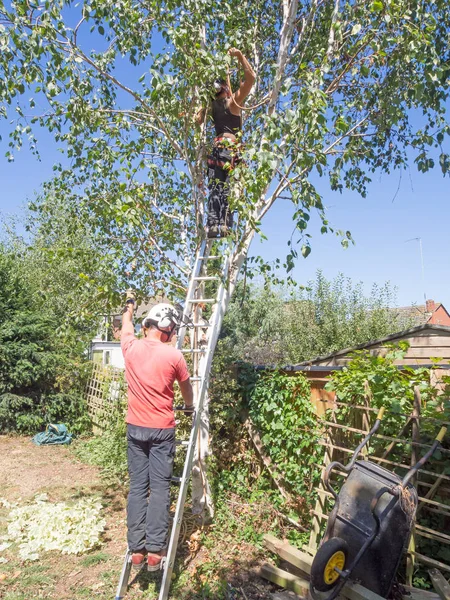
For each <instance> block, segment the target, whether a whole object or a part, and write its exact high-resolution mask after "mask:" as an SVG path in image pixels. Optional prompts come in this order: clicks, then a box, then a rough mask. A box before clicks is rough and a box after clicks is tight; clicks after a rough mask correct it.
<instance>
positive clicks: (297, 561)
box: [263, 533, 313, 575]
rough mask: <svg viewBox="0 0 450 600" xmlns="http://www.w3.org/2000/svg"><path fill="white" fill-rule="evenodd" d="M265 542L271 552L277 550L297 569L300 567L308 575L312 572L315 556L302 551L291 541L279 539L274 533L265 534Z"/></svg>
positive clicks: (280, 555)
mask: <svg viewBox="0 0 450 600" xmlns="http://www.w3.org/2000/svg"><path fill="white" fill-rule="evenodd" d="M263 543H264V545H265V546H266V548H268V549H269V550H270V551H271V552H275V554H277V555H278V556H279V557H280V558H282V559H283V560H286V561H287V562H289V563H290V564H291V565H294V567H296V568H297V569H300V571H302V572H303V573H305V574H306V575H309V574H310V572H311V565H312V561H313V558H312V556H310V555H309V554H306V553H305V552H302V551H301V550H299V549H298V548H295V546H291V544H289V542H285V541H283V540H279V539H278V538H276V537H275V536H274V535H271V534H270V533H267V534H266V535H264V536H263Z"/></svg>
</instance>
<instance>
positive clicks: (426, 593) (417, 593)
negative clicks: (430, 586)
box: [403, 585, 440, 600]
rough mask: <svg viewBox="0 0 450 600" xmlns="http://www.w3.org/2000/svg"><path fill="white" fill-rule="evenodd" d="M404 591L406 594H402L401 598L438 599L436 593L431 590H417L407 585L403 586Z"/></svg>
mask: <svg viewBox="0 0 450 600" xmlns="http://www.w3.org/2000/svg"><path fill="white" fill-rule="evenodd" d="M403 587H404V588H405V591H406V595H405V596H403V600H440V598H439V596H438V594H436V593H435V592H431V591H430V590H419V589H417V588H414V587H411V586H409V585H405V586H403Z"/></svg>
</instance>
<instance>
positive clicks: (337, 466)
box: [323, 406, 385, 498]
mask: <svg viewBox="0 0 450 600" xmlns="http://www.w3.org/2000/svg"><path fill="white" fill-rule="evenodd" d="M384 411H385V407H384V406H382V407H381V408H380V410H379V411H378V414H377V418H376V419H375V423H374V424H373V427H372V429H371V430H370V431H369V433H368V434H367V435H366V437H365V438H364V439H363V440H362V442H361V443H360V444H359V446H358V447H357V448H356V450H355V451H354V453H353V456H352V459H351V460H350V462H349V463H348V464H347V465H346V466H344V465H342V464H341V463H340V462H337V461H333V462H331V463H330V464H329V465H328V467H327V468H326V469H325V473H324V476H323V482H324V484H325V485H326V487H327V488H328V489H329V491H330V492H331V493H332V494H333V496H334V497H335V498H337V493H336V492H335V490H334V489H333V487H332V486H331V483H330V474H331V471H333V469H337V470H339V471H343V472H344V473H349V472H350V471H351V469H352V468H353V465H354V464H355V462H356V460H357V459H358V455H359V453H360V452H361V450H362V449H363V448H364V446H365V445H366V444H367V443H368V442H369V440H370V438H371V437H372V436H373V434H374V433H376V432H377V431H378V428H379V427H380V423H381V419H382V418H383V415H384Z"/></svg>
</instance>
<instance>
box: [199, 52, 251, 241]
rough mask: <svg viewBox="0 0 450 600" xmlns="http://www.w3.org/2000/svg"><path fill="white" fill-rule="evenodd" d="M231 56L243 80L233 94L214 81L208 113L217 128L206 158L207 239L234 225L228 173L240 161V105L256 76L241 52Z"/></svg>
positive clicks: (201, 116) (223, 82) (223, 233)
mask: <svg viewBox="0 0 450 600" xmlns="http://www.w3.org/2000/svg"><path fill="white" fill-rule="evenodd" d="M228 54H229V55H230V56H235V57H236V58H237V59H238V61H239V62H240V63H241V65H242V66H243V68H244V81H243V82H242V83H241V85H240V87H239V89H238V90H237V91H236V92H232V90H231V89H230V87H229V80H228V81H226V80H225V79H217V80H216V81H215V82H214V88H215V92H216V95H215V98H214V100H213V101H212V107H211V114H212V119H213V121H214V127H215V129H216V137H215V138H214V146H213V149H212V152H211V154H210V156H208V187H209V198H208V216H207V220H206V227H207V230H208V237H209V238H215V237H222V236H226V235H227V234H228V231H229V229H230V228H231V227H232V224H233V215H232V213H231V211H230V209H229V205H228V195H229V192H230V186H229V181H228V177H229V174H230V171H231V170H232V169H233V168H234V166H235V165H236V164H237V163H238V161H239V152H238V150H239V142H238V139H237V135H238V133H239V132H240V131H241V129H242V115H241V112H242V111H241V108H240V107H241V106H242V104H243V102H244V100H245V99H246V98H247V96H248V95H249V93H250V91H251V89H252V87H253V84H254V83H255V73H254V71H253V69H252V67H251V66H250V63H249V62H248V60H247V59H246V58H245V56H244V55H243V54H242V52H241V51H240V50H237V49H236V48H230V50H228ZM205 114H206V110H205V109H204V108H203V109H201V110H200V111H199V112H198V113H197V116H196V119H195V120H196V122H197V123H198V124H199V125H200V124H202V123H203V122H204V120H205Z"/></svg>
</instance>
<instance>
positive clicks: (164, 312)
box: [142, 302, 181, 332]
mask: <svg viewBox="0 0 450 600" xmlns="http://www.w3.org/2000/svg"><path fill="white" fill-rule="evenodd" d="M180 322H181V319H180V315H179V313H178V311H177V309H176V308H175V307H174V306H172V305H171V304H165V303H164V302H162V303H161V304H156V305H155V306H153V307H152V308H151V309H150V310H149V312H148V315H147V316H146V317H145V318H144V319H143V321H142V327H145V328H147V327H150V325H155V326H156V327H157V328H158V329H159V331H166V332H170V331H172V330H173V329H174V327H178V326H179V325H180Z"/></svg>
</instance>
